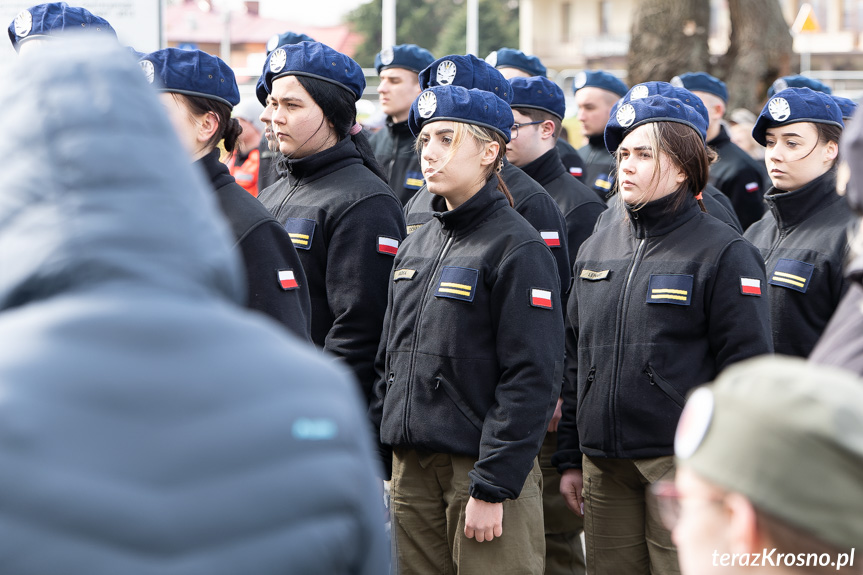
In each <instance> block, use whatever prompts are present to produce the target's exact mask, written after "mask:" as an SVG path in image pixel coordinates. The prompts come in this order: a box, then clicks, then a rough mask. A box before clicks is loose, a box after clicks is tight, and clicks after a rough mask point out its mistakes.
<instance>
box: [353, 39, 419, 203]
mask: <svg viewBox="0 0 863 575" xmlns="http://www.w3.org/2000/svg"><path fill="white" fill-rule="evenodd" d="M433 61H434V56H432V55H431V52H429V51H428V50H426V49H424V48H420V47H419V46H416V45H414V44H400V45H398V46H393V47H392V48H387V49H386V50H382V51H381V52H380V53H379V54H378V55H377V56H375V70H377V72H378V76H379V77H380V79H381V81H380V84H378V97H379V99H380V103H381V109H382V110H383V111H384V113H385V114H386V115H387V122H386V125H385V126H384V127H383V128H382V129H380V130H378V131H377V132H375V133H374V134H372V136H371V137H370V138H369V143H370V144H371V146H372V150H374V153H375V158H376V159H377V161H378V163H379V164H380V165H381V168H383V170H384V173H385V174H386V177H387V182H388V183H389V185H390V188H392V190H393V192H394V193H395V195H396V197H397V198H398V199H399V201H401V203H402V204H406V203H408V200H410V199H411V198H412V197H413V195H414V194H415V193H416V192H417V190H419V189H420V188H421V187H422V186H423V175H422V172H421V170H420V162H419V158H417V153H416V150H415V148H414V144H415V143H416V139H415V138H414V137H413V135H412V134H411V131H410V130H409V129H408V112H410V109H411V104H412V103H413V101H414V100H416V98H417V96H419V95H420V91H421V90H420V82H419V73H420V72H421V71H422V70H423V69H424V68H425V67H426V66H428V65H429V64H431V63H432V62H433Z"/></svg>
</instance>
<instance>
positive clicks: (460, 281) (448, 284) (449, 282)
mask: <svg viewBox="0 0 863 575" xmlns="http://www.w3.org/2000/svg"><path fill="white" fill-rule="evenodd" d="M478 280H479V270H475V269H471V268H460V267H455V266H445V267H444V268H443V269H442V270H441V273H440V280H438V283H437V288H436V289H435V292H434V295H435V297H441V298H448V299H457V300H461V301H466V302H472V301H473V300H474V297H476V286H477V281H478Z"/></svg>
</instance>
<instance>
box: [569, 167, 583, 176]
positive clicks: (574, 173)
mask: <svg viewBox="0 0 863 575" xmlns="http://www.w3.org/2000/svg"><path fill="white" fill-rule="evenodd" d="M582 174H584V170H582V169H581V168H578V167H575V166H573V167H572V168H570V169H569V175H571V176H574V177H576V178H580V177H581V176H582Z"/></svg>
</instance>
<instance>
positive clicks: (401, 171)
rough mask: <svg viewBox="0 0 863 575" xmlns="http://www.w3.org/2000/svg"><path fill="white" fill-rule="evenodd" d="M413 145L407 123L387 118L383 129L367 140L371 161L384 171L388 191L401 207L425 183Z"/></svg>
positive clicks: (412, 138)
mask: <svg viewBox="0 0 863 575" xmlns="http://www.w3.org/2000/svg"><path fill="white" fill-rule="evenodd" d="M415 141H416V138H415V137H414V136H413V134H411V131H410V129H408V123H407V120H405V121H404V122H393V121H392V119H391V118H387V123H386V126H384V127H383V128H382V129H380V130H378V131H377V132H375V133H374V134H372V135H371V137H370V138H369V144H371V146H372V150H373V151H374V153H375V159H376V160H377V161H378V163H379V164H380V165H381V167H382V168H383V169H384V172H385V173H386V175H387V182H388V183H389V185H390V188H392V190H393V193H394V194H395V195H396V197H397V198H398V199H399V201H400V202H401V203H402V204H403V205H404V204H406V203H408V200H410V199H411V198H412V197H413V195H414V194H415V193H416V191H417V190H418V189H420V188H421V187H422V186H423V184H424V183H425V182H424V180H423V174H422V169H421V168H420V161H419V156H418V155H417V153H416V151H415V150H414V142H415Z"/></svg>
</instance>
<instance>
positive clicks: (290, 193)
mask: <svg viewBox="0 0 863 575" xmlns="http://www.w3.org/2000/svg"><path fill="white" fill-rule="evenodd" d="M288 171H289V172H290V171H291V170H290V168H288ZM299 187H300V180H299V179H298V180H297V181H296V182H295V183H294V185H293V186H292V187H291V189H290V190H288V193H287V194H285V197H284V199H282V203H281V204H279V212H278V213H279V216H281V215H282V210H283V209H284V208H285V205H286V204H287V203H288V200H290V199H291V196H293V195H294V192H296V191H297V188H299Z"/></svg>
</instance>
